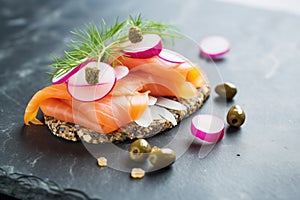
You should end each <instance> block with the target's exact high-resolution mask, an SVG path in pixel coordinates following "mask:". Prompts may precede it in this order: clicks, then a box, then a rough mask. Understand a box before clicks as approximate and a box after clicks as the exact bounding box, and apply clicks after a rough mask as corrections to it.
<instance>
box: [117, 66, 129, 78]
mask: <svg viewBox="0 0 300 200" xmlns="http://www.w3.org/2000/svg"><path fill="white" fill-rule="evenodd" d="M115 71H116V78H117V80H120V79H121V78H124V77H125V76H126V75H127V74H128V73H129V69H128V68H127V67H126V66H117V67H115Z"/></svg>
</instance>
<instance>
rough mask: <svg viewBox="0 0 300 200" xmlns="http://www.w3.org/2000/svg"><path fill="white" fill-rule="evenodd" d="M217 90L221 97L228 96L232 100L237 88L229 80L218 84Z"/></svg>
mask: <svg viewBox="0 0 300 200" xmlns="http://www.w3.org/2000/svg"><path fill="white" fill-rule="evenodd" d="M215 91H216V93H217V94H218V95H220V96H221V97H223V98H226V99H227V100H232V99H233V97H234V96H235V95H236V93H237V88H236V86H235V85H233V84H232V83H228V82H227V83H223V84H220V85H217V86H216V88H215Z"/></svg>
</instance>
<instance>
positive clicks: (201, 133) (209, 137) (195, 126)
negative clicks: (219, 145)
mask: <svg viewBox="0 0 300 200" xmlns="http://www.w3.org/2000/svg"><path fill="white" fill-rule="evenodd" d="M191 131H192V134H193V135H194V136H195V137H197V138H199V139H200V140H202V141H205V142H212V143H215V142H218V141H220V140H221V139H222V138H223V136H224V121H223V120H222V119H220V118H219V117H216V116H214V115H207V114H202V115H197V116H195V117H194V118H193V119H192V124H191Z"/></svg>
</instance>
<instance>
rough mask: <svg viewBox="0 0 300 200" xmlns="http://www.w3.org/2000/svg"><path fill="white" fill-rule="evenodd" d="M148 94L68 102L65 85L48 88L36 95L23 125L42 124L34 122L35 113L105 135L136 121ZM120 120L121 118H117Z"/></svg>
mask: <svg viewBox="0 0 300 200" xmlns="http://www.w3.org/2000/svg"><path fill="white" fill-rule="evenodd" d="M148 93H149V92H144V93H136V94H134V95H128V96H112V95H110V96H107V97H106V98H103V99H100V100H98V101H94V102H81V101H77V100H75V99H72V97H71V96H70V94H69V93H68V92H67V88H66V85H65V84H59V85H51V86H48V87H46V88H44V89H42V90H40V91H39V92H37V93H36V94H35V95H34V96H33V98H32V99H31V101H30V102H29V103H28V106H27V108H26V110H25V114H24V122H25V124H26V125H29V123H33V124H42V123H41V122H40V121H39V120H37V119H36V114H37V112H38V109H39V108H41V110H42V112H43V113H44V114H45V115H47V116H51V117H55V118H56V119H59V120H63V121H66V122H71V123H75V124H79V125H82V126H84V127H87V128H90V129H92V130H94V131H97V132H100V133H109V132H112V131H114V130H117V129H119V128H120V127H121V126H124V125H126V124H128V123H129V122H131V121H134V120H136V119H138V118H139V117H140V116H141V114H142V113H143V111H144V110H145V109H146V108H147V106H148ZM120 116H122V117H120Z"/></svg>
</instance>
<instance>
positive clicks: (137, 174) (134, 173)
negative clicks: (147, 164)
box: [131, 168, 145, 179]
mask: <svg viewBox="0 0 300 200" xmlns="http://www.w3.org/2000/svg"><path fill="white" fill-rule="evenodd" d="M144 176H145V171H144V170H143V169H141V168H132V170H131V177H132V178H134V179H141V178H143V177H144Z"/></svg>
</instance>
